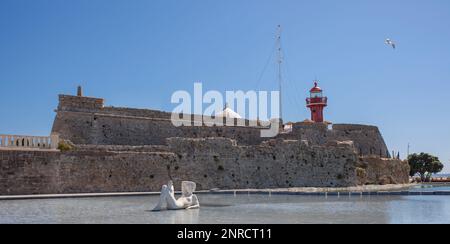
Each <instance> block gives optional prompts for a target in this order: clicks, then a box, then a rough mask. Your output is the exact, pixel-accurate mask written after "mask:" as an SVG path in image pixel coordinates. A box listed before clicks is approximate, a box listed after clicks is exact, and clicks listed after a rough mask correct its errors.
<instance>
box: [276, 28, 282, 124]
mask: <svg viewBox="0 0 450 244" xmlns="http://www.w3.org/2000/svg"><path fill="white" fill-rule="evenodd" d="M277 53H278V59H277V63H278V89H279V91H280V120H282V119H283V105H282V103H283V96H282V94H283V92H282V81H283V76H282V75H281V64H282V63H283V52H282V49H281V25H278V28H277Z"/></svg>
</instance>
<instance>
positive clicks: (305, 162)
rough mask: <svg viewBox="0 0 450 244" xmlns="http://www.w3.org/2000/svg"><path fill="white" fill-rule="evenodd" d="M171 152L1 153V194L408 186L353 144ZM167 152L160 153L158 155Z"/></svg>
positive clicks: (394, 165)
mask: <svg viewBox="0 0 450 244" xmlns="http://www.w3.org/2000/svg"><path fill="white" fill-rule="evenodd" d="M167 145H168V146H167V147H127V146H98V145H92V146H90V145H83V146H80V147H79V148H77V150H75V151H72V152H65V153H60V152H23V151H0V194H2V195H12V194H50V193H91V192H126V191H159V190H160V189H159V188H160V187H161V185H162V184H164V183H166V182H167V181H168V180H169V179H172V180H174V183H175V184H177V185H178V184H181V181H183V180H192V181H194V182H196V183H197V186H198V188H199V190H208V189H212V188H221V189H245V188H256V189H265V188H283V187H346V186H357V185H362V184H367V183H374V184H379V183H407V182H408V177H407V175H408V172H409V168H408V167H407V165H404V164H402V163H401V162H398V161H395V160H384V159H379V158H360V157H358V154H357V152H356V151H355V150H354V148H353V146H352V145H351V144H347V143H340V144H338V146H326V145H323V146H318V145H313V146H309V145H308V144H307V143H306V142H305V141H296V140H281V139H277V140H270V141H267V142H265V143H262V144H261V145H256V146H239V145H237V142H236V141H235V140H231V139H226V138H203V139H187V138H170V139H168V142H167ZM158 149H162V150H161V152H157V151H158Z"/></svg>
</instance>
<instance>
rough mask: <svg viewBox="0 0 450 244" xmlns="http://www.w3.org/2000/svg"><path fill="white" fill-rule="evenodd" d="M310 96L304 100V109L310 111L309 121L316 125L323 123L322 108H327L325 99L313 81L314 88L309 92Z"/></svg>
mask: <svg viewBox="0 0 450 244" xmlns="http://www.w3.org/2000/svg"><path fill="white" fill-rule="evenodd" d="M309 93H310V96H309V98H307V99H306V107H308V108H309V109H311V120H312V121H314V122H316V123H322V122H324V119H323V108H325V107H326V106H327V100H328V98H327V97H324V96H323V92H322V89H321V88H320V87H319V86H318V85H317V81H314V87H313V88H312V89H311V90H310V91H309Z"/></svg>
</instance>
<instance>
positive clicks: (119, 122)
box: [52, 95, 389, 157]
mask: <svg viewBox="0 0 450 244" xmlns="http://www.w3.org/2000/svg"><path fill="white" fill-rule="evenodd" d="M59 99H60V103H59V106H58V109H57V115H56V119H55V122H54V125H53V129H52V132H53V133H57V134H59V136H60V138H61V139H66V140H70V141H72V142H73V143H75V144H100V145H164V144H166V139H167V138H171V137H184V138H207V137H225V138H230V139H234V140H237V141H238V144H239V145H259V144H261V143H262V142H263V141H264V140H267V138H261V136H260V130H261V129H262V127H250V126H213V127H210V126H184V127H175V126H173V124H172V122H171V120H170V118H171V113H167V112H161V111H155V110H146V109H129V108H114V107H105V106H104V104H103V103H104V101H103V99H98V98H88V97H78V96H67V95H61V96H60V97H59ZM235 123H236V124H237V121H236V122H235ZM243 123H245V124H247V125H248V123H249V122H248V121H244V122H243ZM278 137H279V138H283V139H289V140H307V141H308V142H310V143H312V144H316V145H323V144H326V143H327V142H329V141H334V140H337V141H353V142H354V144H355V148H356V149H357V151H358V153H359V154H360V155H362V156H368V155H379V156H380V157H389V152H388V149H387V146H386V144H385V142H384V140H383V137H382V136H381V133H380V131H379V130H378V128H377V127H375V126H367V125H349V124H335V125H333V127H332V129H331V130H329V129H328V127H327V125H326V124H322V123H296V124H294V126H293V130H292V132H291V133H287V134H280V135H279V136H278Z"/></svg>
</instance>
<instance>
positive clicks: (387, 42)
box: [384, 39, 396, 49]
mask: <svg viewBox="0 0 450 244" xmlns="http://www.w3.org/2000/svg"><path fill="white" fill-rule="evenodd" d="M384 43H386V44H387V45H389V46H392V48H393V49H395V47H396V45H395V42H394V41H393V40H391V39H386V41H384Z"/></svg>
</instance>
